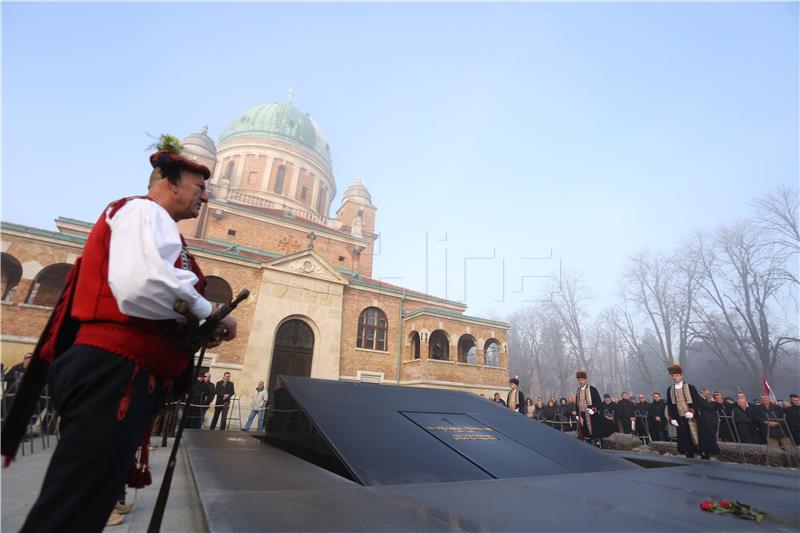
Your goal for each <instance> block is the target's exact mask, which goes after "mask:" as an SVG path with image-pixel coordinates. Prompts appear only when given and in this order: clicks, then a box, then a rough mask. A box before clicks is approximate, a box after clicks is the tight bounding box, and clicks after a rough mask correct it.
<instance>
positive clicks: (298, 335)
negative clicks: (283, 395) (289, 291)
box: [267, 319, 314, 397]
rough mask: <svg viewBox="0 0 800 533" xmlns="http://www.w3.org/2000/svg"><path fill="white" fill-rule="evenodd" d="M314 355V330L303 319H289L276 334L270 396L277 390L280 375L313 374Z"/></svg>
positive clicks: (270, 375)
mask: <svg viewBox="0 0 800 533" xmlns="http://www.w3.org/2000/svg"><path fill="white" fill-rule="evenodd" d="M313 355H314V332H313V331H311V328H310V327H309V326H308V324H306V323H305V322H303V321H302V320H298V319H292V320H287V321H286V322H284V323H283V324H281V326H280V327H279V328H278V332H277V333H276V334H275V344H274V346H273V348H272V364H271V365H270V370H269V385H268V388H267V390H268V391H269V395H270V397H272V392H273V391H274V390H275V385H276V383H277V381H278V376H280V375H288V376H305V377H308V376H310V375H311V359H312V357H313Z"/></svg>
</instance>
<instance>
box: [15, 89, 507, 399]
mask: <svg viewBox="0 0 800 533" xmlns="http://www.w3.org/2000/svg"><path fill="white" fill-rule="evenodd" d="M183 145H184V155H185V156H188V157H190V158H192V159H194V160H196V161H198V162H201V163H203V164H204V165H206V166H208V168H209V169H211V171H212V175H211V179H210V180H209V184H208V188H209V190H210V199H209V201H208V203H207V204H206V205H205V206H204V207H203V209H202V211H201V213H200V216H199V217H198V218H196V219H192V220H184V221H181V222H180V224H179V225H180V228H181V232H182V233H183V235H184V236H185V237H186V239H187V242H188V244H189V248H190V250H191V252H192V254H193V255H194V256H195V257H196V258H197V260H198V262H199V263H200V266H201V268H202V269H203V271H204V272H205V274H206V275H207V277H208V286H207V290H206V296H207V297H208V298H209V299H210V300H213V301H217V302H224V301H227V300H229V299H230V298H231V297H232V295H235V294H236V293H237V292H238V291H239V290H240V289H242V288H244V287H247V288H249V289H250V290H251V291H252V295H251V297H250V298H249V299H248V300H246V301H245V302H244V303H243V304H242V306H241V307H240V308H239V310H237V312H236V317H237V320H238V321H239V334H238V336H237V338H236V339H235V340H234V341H232V342H229V343H224V344H223V345H222V346H219V347H217V348H215V349H213V350H210V352H209V353H207V354H206V360H205V363H204V365H205V366H207V367H208V368H209V370H210V372H211V375H212V380H214V381H217V380H219V379H220V378H221V376H222V373H223V372H226V371H229V372H231V379H232V381H234V382H235V384H236V391H237V393H238V394H239V395H241V396H242V398H243V399H244V398H246V397H247V395H248V394H249V393H250V391H251V390H252V389H254V388H255V385H256V382H258V381H264V382H265V383H268V389H269V390H270V391H272V390H273V389H274V387H275V384H276V382H277V377H278V376H279V375H281V374H289V375H301V376H311V377H316V378H324V379H334V380H351V381H369V382H377V383H391V384H399V385H405V386H414V387H435V388H446V389H461V390H467V391H471V392H474V393H482V394H485V395H486V396H490V395H491V394H493V393H494V392H499V391H503V390H506V389H507V379H508V370H507V369H508V347H507V332H508V324H507V323H504V322H498V321H494V320H488V319H485V318H480V317H473V316H468V315H466V314H465V311H466V306H465V305H464V304H462V303H460V302H455V301H450V300H446V299H443V298H439V297H436V296H433V295H429V294H423V293H420V292H417V291H414V290H411V289H407V288H403V287H399V286H396V285H390V284H387V283H384V282H381V281H378V280H377V279H375V277H373V272H372V268H373V265H372V261H373V249H374V245H375V240H376V239H377V238H378V234H377V233H376V212H377V207H376V205H375V204H374V203H373V198H372V196H371V195H370V193H369V191H368V190H367V187H366V186H365V185H364V183H362V181H361V180H360V179H356V180H355V182H354V183H351V184H350V185H349V186H348V187H347V188H346V189H345V191H344V193H343V194H342V195H341V203H340V204H339V205H338V206H336V208H335V210H334V209H332V204H333V202H334V199H335V198H336V195H337V191H338V187H337V183H336V180H335V178H334V173H333V163H332V161H333V159H332V155H331V147H330V145H329V144H328V141H327V139H326V138H325V135H324V134H323V132H322V129H321V128H320V127H319V125H318V124H317V123H316V122H315V121H314V119H313V118H312V117H311V116H310V115H309V114H308V113H305V112H303V111H301V110H300V109H298V108H297V107H295V106H294V105H293V104H292V102H291V100H289V101H285V102H273V103H269V104H264V105H259V106H256V107H252V108H250V109H248V110H246V111H244V112H243V113H242V114H241V115H240V116H238V117H236V118H235V119H234V120H233V121H232V122H231V123H230V124H228V126H227V127H226V128H225V129H224V130H223V131H222V134H221V135H220V136H219V140H218V142H216V143H215V142H214V141H213V139H212V138H211V137H209V135H208V128H207V127H203V128H202V131H200V132H198V133H192V134H191V135H189V136H187V137H186V138H185V139H183ZM145 178H146V176H143V183H146V179H145ZM137 192H139V191H119V196H124V195H125V194H132V193H137ZM109 200H110V199H109ZM102 208H103V206H97V211H98V212H100V210H102ZM389 224H391V221H389ZM56 227H57V231H49V230H45V229H39V228H30V227H25V226H20V225H18V224H14V223H13V222H3V224H2V246H3V248H2V305H3V309H2V311H3V313H2V360H3V363H4V364H5V365H6V368H8V367H9V366H11V365H13V364H16V363H17V362H19V361H20V360H21V359H22V356H23V355H24V354H25V353H27V352H30V351H31V350H32V349H33V347H34V345H35V343H36V341H37V339H38V335H39V334H40V332H41V330H42V328H43V327H44V325H45V322H46V321H47V318H48V316H49V315H50V312H51V311H52V307H53V305H54V304H55V302H56V300H57V298H58V295H59V293H60V290H61V288H62V287H63V284H64V281H65V277H66V275H67V273H68V272H69V269H70V267H71V265H72V264H73V263H74V262H75V260H76V259H77V257H79V256H80V254H81V250H82V247H83V244H84V243H85V241H86V237H87V236H88V234H89V231H90V230H91V228H92V223H90V222H84V221H80V220H75V219H71V218H64V217H59V218H57V219H56ZM245 403H246V402H245ZM246 409H247V407H246V405H243V406H242V410H243V411H244V412H246Z"/></svg>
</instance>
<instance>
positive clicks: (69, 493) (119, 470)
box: [21, 345, 164, 533]
mask: <svg viewBox="0 0 800 533" xmlns="http://www.w3.org/2000/svg"><path fill="white" fill-rule="evenodd" d="M134 368H135V363H134V362H133V361H130V360H127V359H124V358H122V357H119V356H117V355H114V354H112V353H109V352H106V351H105V350H101V349H99V348H94V347H91V346H81V345H77V346H73V347H72V348H70V349H69V350H67V351H66V352H64V353H63V354H62V355H61V356H60V357H59V358H58V359H57V360H56V361H55V363H53V365H52V366H51V368H50V375H49V382H50V390H51V392H52V395H53V404H54V406H55V408H56V410H57V412H58V413H59V415H60V416H61V426H60V427H61V438H60V439H59V442H58V445H57V446H56V448H55V450H54V452H53V457H52V458H51V460H50V465H49V466H48V468H47V473H46V474H45V478H44V482H43V484H42V490H41V492H40V494H39V498H38V499H37V500H36V503H34V505H33V508H32V509H31V510H30V512H29V513H28V517H27V519H26V520H25V524H24V525H23V526H22V529H21V532H23V533H27V532H30V533H34V532H35V533H41V532H50V531H53V532H56V531H58V532H66V531H80V532H89V533H91V532H95V531H97V532H100V531H102V530H103V528H104V527H105V525H106V520H107V519H108V516H109V515H110V514H111V511H112V510H113V508H114V502H116V500H117V498H118V497H119V491H120V487H121V486H123V484H124V483H125V482H126V480H127V477H128V472H129V470H130V467H131V463H132V462H133V460H132V458H133V457H134V454H135V452H136V448H137V446H138V444H139V443H140V441H141V439H142V436H143V433H144V431H145V430H146V428H147V424H148V423H149V422H150V420H151V418H152V416H153V414H154V412H155V410H156V409H157V408H158V406H159V405H161V402H162V400H163V393H164V388H163V382H162V380H160V379H158V380H156V382H155V386H154V387H152V390H150V389H151V383H150V379H149V375H148V373H147V372H146V371H144V370H141V371H139V372H138V374H137V375H136V377H135V379H133V380H132V377H133V376H134ZM129 387H130V401H129V404H128V409H127V412H126V413H125V416H124V418H122V420H119V419H118V416H117V415H118V410H119V406H120V401H121V400H122V398H123V396H124V395H125V394H126V391H128V389H129Z"/></svg>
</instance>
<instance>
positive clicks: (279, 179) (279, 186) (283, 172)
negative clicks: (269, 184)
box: [275, 165, 286, 194]
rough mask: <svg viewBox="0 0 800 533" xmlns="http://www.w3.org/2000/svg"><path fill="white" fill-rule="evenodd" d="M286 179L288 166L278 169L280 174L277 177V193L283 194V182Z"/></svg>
mask: <svg viewBox="0 0 800 533" xmlns="http://www.w3.org/2000/svg"><path fill="white" fill-rule="evenodd" d="M285 177H286V165H281V166H279V167H278V174H277V175H276V176H275V192H276V193H278V194H281V193H283V180H284V178H285Z"/></svg>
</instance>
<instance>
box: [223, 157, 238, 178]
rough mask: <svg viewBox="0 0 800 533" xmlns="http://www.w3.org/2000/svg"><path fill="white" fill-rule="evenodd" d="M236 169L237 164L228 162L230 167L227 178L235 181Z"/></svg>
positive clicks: (226, 170)
mask: <svg viewBox="0 0 800 533" xmlns="http://www.w3.org/2000/svg"><path fill="white" fill-rule="evenodd" d="M235 169H236V163H235V162H233V161H228V167H227V168H226V169H225V178H227V179H228V180H233V171H234V170H235Z"/></svg>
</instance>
